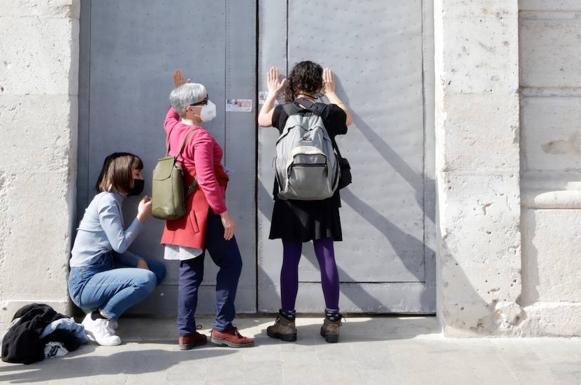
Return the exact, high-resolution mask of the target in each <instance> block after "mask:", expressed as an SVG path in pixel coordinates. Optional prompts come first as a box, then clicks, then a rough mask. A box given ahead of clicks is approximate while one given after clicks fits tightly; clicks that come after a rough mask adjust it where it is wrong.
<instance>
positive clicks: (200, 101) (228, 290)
mask: <svg viewBox="0 0 581 385" xmlns="http://www.w3.org/2000/svg"><path fill="white" fill-rule="evenodd" d="M174 80H175V84H176V88H175V89H174V90H173V91H172V92H171V94H170V103H171V107H170V109H169V111H168V112H167V115H166V117H165V121H164V129H165V135H166V144H167V145H169V146H168V147H169V151H170V154H171V155H174V156H175V155H177V152H178V151H179V148H180V144H181V143H182V142H183V141H184V140H185V141H186V144H185V146H184V149H183V151H182V153H181V154H180V155H179V156H178V160H179V161H180V162H181V164H182V167H183V169H184V174H185V183H186V185H187V186H189V185H191V184H192V182H193V181H194V179H195V180H196V182H197V186H198V187H197V188H196V189H195V191H194V193H192V194H190V195H189V196H188V199H187V204H186V209H187V210H186V211H187V213H186V215H185V216H184V217H183V218H180V219H176V220H168V221H166V225H165V228H164V231H163V235H162V238H161V243H162V244H164V245H165V255H164V257H165V259H168V260H178V261H179V264H180V266H179V289H178V319H177V324H178V334H179V339H178V344H179V346H180V349H182V350H188V349H191V348H193V347H195V346H198V345H203V344H206V342H207V337H206V336H205V335H203V334H201V333H198V332H197V331H196V323H195V318H194V316H195V313H196V306H197V302H198V288H199V286H200V284H201V283H202V279H203V277H204V255H205V251H206V250H208V251H209V252H210V256H211V257H212V260H213V261H214V263H215V264H216V265H218V266H219V268H220V270H219V271H218V275H217V277H216V320H215V321H214V325H213V328H212V332H211V341H212V342H213V343H215V344H217V345H226V346H230V347H246V346H252V345H253V344H254V340H253V339H252V338H248V337H243V336H242V335H240V333H239V332H238V329H237V328H236V327H234V325H233V324H232V321H233V320H234V317H235V315H236V312H235V308H234V300H235V298H236V290H237V288H238V279H239V278H240V273H241V271H242V258H241V256H240V251H239V249H238V244H237V243H236V238H235V237H234V228H235V225H234V221H233V220H232V218H231V217H230V214H229V213H228V209H227V207H226V201H225V193H226V185H227V182H228V176H227V175H226V172H225V171H224V167H223V166H222V156H223V154H224V151H223V150H222V147H220V145H219V144H218V142H217V141H216V139H214V137H213V136H212V135H211V134H210V133H209V132H208V131H207V130H206V129H205V128H204V127H202V123H203V122H208V121H210V120H212V119H213V118H214V117H215V116H216V106H215V105H214V103H212V102H211V101H210V100H208V93H207V91H206V88H205V87H204V86H203V85H202V84H197V83H190V82H186V81H185V80H184V77H183V75H182V72H181V71H180V70H176V72H175V73H174ZM188 135H189V136H188Z"/></svg>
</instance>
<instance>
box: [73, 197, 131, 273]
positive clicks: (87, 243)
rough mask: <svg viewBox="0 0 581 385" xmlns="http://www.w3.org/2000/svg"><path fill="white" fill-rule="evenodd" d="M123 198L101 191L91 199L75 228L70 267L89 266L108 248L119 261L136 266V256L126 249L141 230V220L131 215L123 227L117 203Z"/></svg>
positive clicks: (119, 204)
mask: <svg viewBox="0 0 581 385" xmlns="http://www.w3.org/2000/svg"><path fill="white" fill-rule="evenodd" d="M124 199H125V197H124V196H123V195H121V194H119V193H116V192H102V193H99V194H97V195H95V197H94V198H93V200H92V201H91V203H90V204H89V207H87V209H86V210H85V215H83V219H82V220H81V223H80V224H79V227H78V229H77V238H76V239H75V243H74V245H73V250H72V252H71V260H70V261H69V264H70V266H71V267H81V266H90V265H91V264H93V263H94V262H96V261H97V260H98V259H99V256H100V255H102V254H103V253H107V252H109V251H111V250H113V251H115V252H116V253H117V254H118V258H119V261H120V262H122V263H124V264H126V265H131V266H136V265H137V260H138V259H139V257H138V256H136V255H135V254H132V253H129V252H127V249H128V248H129V246H130V245H131V243H133V241H134V240H135V238H137V235H138V234H139V232H140V231H141V227H142V224H141V221H139V219H137V218H135V219H134V220H133V222H131V224H130V225H129V227H127V229H125V225H124V223H123V214H122V211H121V205H122V204H123V200H124Z"/></svg>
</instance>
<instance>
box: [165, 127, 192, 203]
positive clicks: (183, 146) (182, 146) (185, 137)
mask: <svg viewBox="0 0 581 385" xmlns="http://www.w3.org/2000/svg"><path fill="white" fill-rule="evenodd" d="M174 127H175V126H173V127H172V128H171V129H170V130H169V134H168V141H167V156H170V155H169V150H170V148H169V136H170V135H171V132H172V131H173V129H174ZM194 131H195V129H191V130H190V131H188V133H187V134H186V135H185V136H184V138H183V139H182V141H181V143H180V150H179V152H178V153H177V154H176V155H175V158H176V159H177V157H178V156H180V155H181V154H182V152H183V151H184V148H185V147H186V143H187V142H188V141H189V140H190V139H191V137H192V135H194ZM196 187H198V180H197V179H196V177H195V176H194V180H193V181H192V183H191V184H190V185H189V186H188V190H187V191H186V196H188V195H190V194H191V193H193V192H194V191H195V190H196Z"/></svg>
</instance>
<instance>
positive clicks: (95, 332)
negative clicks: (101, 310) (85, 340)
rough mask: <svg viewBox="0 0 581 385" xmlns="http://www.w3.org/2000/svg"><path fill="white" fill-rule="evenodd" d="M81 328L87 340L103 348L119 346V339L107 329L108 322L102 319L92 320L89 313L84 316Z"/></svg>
mask: <svg viewBox="0 0 581 385" xmlns="http://www.w3.org/2000/svg"><path fill="white" fill-rule="evenodd" d="M83 326H84V327H85V332H86V333H87V337H89V340H91V341H93V342H96V343H98V344H99V345H103V346H115V345H119V344H121V338H119V336H117V335H115V332H114V331H113V330H111V329H110V327H109V320H106V319H104V318H97V319H95V320H94V319H92V318H91V313H89V314H87V315H86V316H85V319H84V320H83Z"/></svg>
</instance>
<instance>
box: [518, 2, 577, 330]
mask: <svg viewBox="0 0 581 385" xmlns="http://www.w3.org/2000/svg"><path fill="white" fill-rule="evenodd" d="M580 12H581V2H579V1H572V0H571V1H540V0H521V2H520V31H519V34H520V63H521V67H520V86H521V130H522V131H521V143H522V145H521V162H522V168H521V176H522V182H521V192H522V196H523V202H522V203H523V215H522V229H523V268H522V272H523V279H522V281H523V293H522V297H521V304H522V306H524V310H525V313H526V315H527V317H526V320H525V326H524V327H525V328H526V329H527V330H528V331H529V332H530V333H534V334H549V335H579V334H581V322H580V320H581V273H580V272H581V17H580V16H579V15H580V14H581V13H580Z"/></svg>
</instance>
